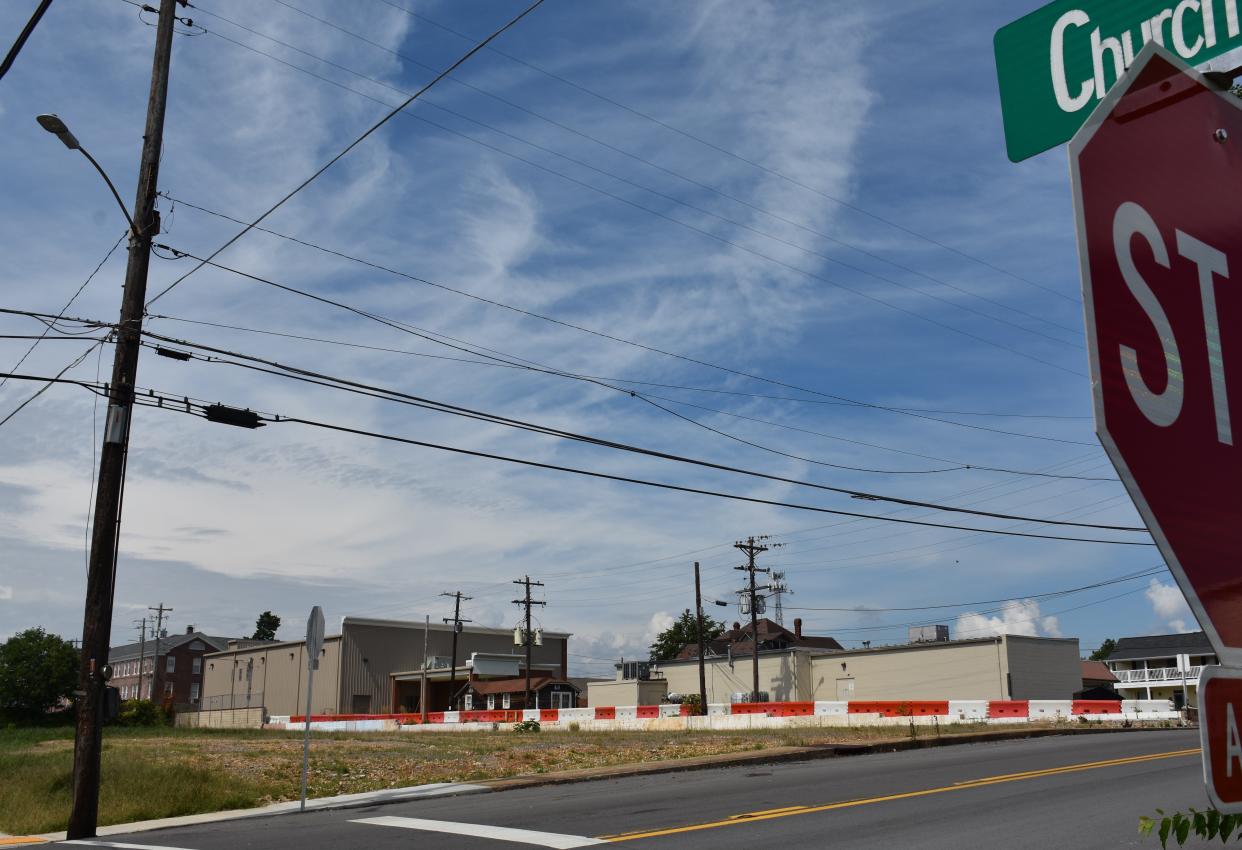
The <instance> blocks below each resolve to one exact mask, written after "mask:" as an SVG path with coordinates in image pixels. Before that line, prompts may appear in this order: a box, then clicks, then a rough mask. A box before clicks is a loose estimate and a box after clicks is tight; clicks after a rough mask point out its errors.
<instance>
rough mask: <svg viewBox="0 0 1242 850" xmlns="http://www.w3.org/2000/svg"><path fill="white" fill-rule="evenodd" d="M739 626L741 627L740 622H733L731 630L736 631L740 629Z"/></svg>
mask: <svg viewBox="0 0 1242 850" xmlns="http://www.w3.org/2000/svg"><path fill="white" fill-rule="evenodd" d="M741 627H742V624H741V623H734V624H733V631H735V632H736V631H737V630H738V629H740V628H741Z"/></svg>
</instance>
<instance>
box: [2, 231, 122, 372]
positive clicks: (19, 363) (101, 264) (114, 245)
mask: <svg viewBox="0 0 1242 850" xmlns="http://www.w3.org/2000/svg"><path fill="white" fill-rule="evenodd" d="M128 235H129V231H128V230H126V231H124V232H122V233H121V235H120V236H118V237H117V240H116V241H115V242H113V243H112V247H111V248H109V249H108V253H106V254H104V258H103V259H102V260H100V261H99V263H98V265H96V266H95V268H94V270H93V271H92V272H91V273H90V274H89V275H87V276H86V280H84V281H82V285H81V286H79V287H78V288H77V291H76V292H74V293H73V295H71V296H70V297H69V300H68V301H66V302H65V306H64V307H61V308H60V312H59V313H57V314H56V317H55V319H53V321H52V323H51V324H49V325H48V326H47V329H46V330H45V331H44V332H43V334H42V335H41V336H39V337H37V338H36V339H35V341H34V342H33V343H31V344H30V348H28V349H26V353H25V354H23V355H22V356H21V359H20V360H18V361H17V362H16V363H14V364H13V366H12V368H10V369H9V371H10V372H16V371H17V370H18V369H20V368H21V367H22V364H23V363H25V362H26V358H27V357H29V356H30V355H31V354H33V353H34V350H35V348H37V347H38V345H39V343H40V342H42V341H43V340H44V339H45V338H46V337H47V335H48V334H49V333H50V332H51V331H52V329H53V327H54V326H55V324H56V322H58V321H60V320H61V319H63V318H64V315H65V311H66V310H68V309H69V308H70V307H72V306H73V302H74V301H77V300H78V296H79V295H81V294H82V290H84V289H86V287H87V285H88V284H89V283H90V282H91V281H92V280H94V279H95V275H97V274H99V270H100V269H102V268H103V267H104V263H106V262H108V260H109V259H110V258H111V257H112V254H113V253H114V252H115V251H116V249H117V247H118V246H119V245H120V244H121V242H122V241H123V240H124V239H125V237H126V236H128ZM4 312H6V313H7V312H12V311H9V310H6V311H4ZM26 315H34V314H31V313H27V314H26ZM7 380H8V379H7V378H5V379H0V388H2V387H4V385H5V383H6V381H7Z"/></svg>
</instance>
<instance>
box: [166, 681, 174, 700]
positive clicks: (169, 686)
mask: <svg viewBox="0 0 1242 850" xmlns="http://www.w3.org/2000/svg"><path fill="white" fill-rule="evenodd" d="M172 689H173V683H172V682H165V683H164V696H166V697H170V696H172Z"/></svg>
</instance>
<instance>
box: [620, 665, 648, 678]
mask: <svg viewBox="0 0 1242 850" xmlns="http://www.w3.org/2000/svg"><path fill="white" fill-rule="evenodd" d="M621 678H622V679H637V680H638V681H640V682H646V681H647V680H649V679H650V678H651V664H650V663H649V662H647V661H625V662H623V663H622V664H621Z"/></svg>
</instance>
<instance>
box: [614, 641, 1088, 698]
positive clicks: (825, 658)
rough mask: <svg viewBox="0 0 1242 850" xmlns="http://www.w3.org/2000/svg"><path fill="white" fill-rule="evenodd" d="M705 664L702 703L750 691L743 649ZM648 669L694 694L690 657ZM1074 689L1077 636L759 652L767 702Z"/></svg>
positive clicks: (1021, 694) (1067, 693)
mask: <svg viewBox="0 0 1242 850" xmlns="http://www.w3.org/2000/svg"><path fill="white" fill-rule="evenodd" d="M705 667H706V673H707V677H706V678H707V698H708V702H710V703H724V702H730V701H732V697H733V696H734V695H735V694H744V693H748V692H749V691H750V689H751V656H750V655H749V654H747V655H737V654H735V655H733V656H732V657H728V656H726V657H719V656H718V657H713V658H708V659H706V663H705ZM654 669H656V670H658V673H659V675H662V677H663V678H664V679H665V680H666V681H667V683H668V690H669V692H670V693H682V694H697V693H698V692H699V673H698V662H697V661H696V660H684V661H680V660H679V661H662V662H660V663H659V664H658V665H654ZM1081 687H1082V679H1081V668H1080V664H1079V654H1078V639H1077V638H1042V637H1026V636H1022V635H1001V636H997V637H988V638H975V639H971V640H955V641H940V642H930V643H914V644H903V645H899V646H882V647H875V648H872V649H855V650H842V651H838V652H823V651H816V650H807V649H789V650H778V651H770V652H764V651H761V652H760V653H759V689H760V691H766V692H767V693H768V697H769V699H771V700H774V701H800V702H810V701H813V700H825V701H833V700H903V699H908V700H933V699H934V700H946V699H960V700H982V699H988V700H1003V699H1071V698H1072V696H1073V694H1074V692H1075V691H1077V690H1079V689H1080V688H1081ZM592 700H594V690H593V691H592Z"/></svg>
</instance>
